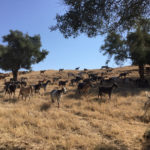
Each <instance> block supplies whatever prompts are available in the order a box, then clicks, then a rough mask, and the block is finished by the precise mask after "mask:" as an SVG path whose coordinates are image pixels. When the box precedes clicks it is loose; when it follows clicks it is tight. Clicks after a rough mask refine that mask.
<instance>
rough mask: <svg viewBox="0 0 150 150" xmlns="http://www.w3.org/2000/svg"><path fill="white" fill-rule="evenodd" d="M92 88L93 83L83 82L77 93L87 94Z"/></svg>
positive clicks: (79, 85)
mask: <svg viewBox="0 0 150 150" xmlns="http://www.w3.org/2000/svg"><path fill="white" fill-rule="evenodd" d="M90 87H92V84H91V82H82V83H79V84H78V88H77V91H78V92H79V94H80V95H81V94H86V93H88V92H89V89H90Z"/></svg>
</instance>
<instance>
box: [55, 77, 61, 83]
mask: <svg viewBox="0 0 150 150" xmlns="http://www.w3.org/2000/svg"><path fill="white" fill-rule="evenodd" d="M59 79H61V77H54V78H53V84H55V83H56V81H58V80H59Z"/></svg>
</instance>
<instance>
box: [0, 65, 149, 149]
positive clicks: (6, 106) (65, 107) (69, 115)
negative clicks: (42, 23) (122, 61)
mask: <svg viewBox="0 0 150 150" xmlns="http://www.w3.org/2000/svg"><path fill="white" fill-rule="evenodd" d="M137 69H138V68H137V67H136V66H132V67H130V66H129V67H122V68H115V69H113V70H112V72H108V73H107V77H108V78H109V77H112V76H113V77H117V76H118V75H119V74H120V73H121V72H125V71H128V70H130V71H131V72H130V74H129V75H128V76H127V78H132V79H136V78H138V77H139V76H138V71H137ZM68 72H71V73H74V74H78V73H79V72H81V71H76V70H64V71H62V72H59V71H52V70H47V71H45V73H44V74H40V71H36V72H34V71H33V72H30V73H27V74H21V75H19V76H18V78H21V77H27V78H28V80H27V83H28V85H33V84H37V83H38V81H39V80H43V79H46V80H52V78H53V77H60V76H61V77H62V79H61V80H68V81H69V80H70V79H71V78H68V76H67V74H68ZM87 72H92V73H98V74H101V72H105V69H97V70H88V71H87ZM11 77H12V75H10V76H9V77H7V78H6V80H7V81H8V80H9V78H11ZM85 78H86V77H85ZM146 78H147V79H149V76H148V75H146ZM149 81H150V80H149ZM93 84H94V86H93V87H92V88H91V89H90V91H89V93H87V94H84V95H81V96H80V95H79V94H78V92H77V85H74V86H71V85H70V84H69V82H68V83H67V86H66V88H67V93H66V94H64V95H63V96H62V98H61V101H60V108H58V107H57V102H56V101H55V103H52V102H51V99H50V91H51V90H53V89H61V87H59V86H58V83H55V84H54V85H51V84H49V85H48V86H47V89H46V91H44V90H43V89H41V90H40V95H39V94H33V96H32V97H31V98H30V99H29V98H27V99H26V100H25V99H22V98H21V97H20V98H19V99H18V95H19V88H18V89H17V91H16V94H15V96H13V95H12V96H9V94H6V95H5V93H4V80H3V79H2V80H0V85H1V87H0V150H29V149H35V150H102V149H104V148H107V149H110V150H111V149H114V150H115V149H120V150H141V149H142V142H143V134H144V132H145V130H146V129H147V128H148V127H149V126H150V115H149V114H150V111H148V113H147V114H146V116H145V117H143V114H144V109H143V107H144V103H145V102H146V101H147V100H148V98H147V97H146V95H145V91H150V88H138V87H136V84H134V82H129V81H128V82H126V81H125V82H122V80H121V81H120V82H118V88H117V89H114V90H113V92H112V97H111V100H109V99H108V95H107V94H106V95H104V96H103V97H102V99H98V86H99V85H98V83H93ZM111 84H112V83H108V84H107V86H109V85H111Z"/></svg>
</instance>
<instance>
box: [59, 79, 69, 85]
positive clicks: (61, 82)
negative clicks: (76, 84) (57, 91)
mask: <svg viewBox="0 0 150 150" xmlns="http://www.w3.org/2000/svg"><path fill="white" fill-rule="evenodd" d="M67 82H68V81H67V80H66V81H59V86H66V84H67Z"/></svg>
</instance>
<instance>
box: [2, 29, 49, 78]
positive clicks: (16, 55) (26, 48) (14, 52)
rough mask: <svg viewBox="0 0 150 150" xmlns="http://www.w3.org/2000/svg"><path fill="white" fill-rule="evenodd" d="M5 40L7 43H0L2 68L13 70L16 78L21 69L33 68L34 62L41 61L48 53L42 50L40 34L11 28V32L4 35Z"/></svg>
mask: <svg viewBox="0 0 150 150" xmlns="http://www.w3.org/2000/svg"><path fill="white" fill-rule="evenodd" d="M3 42H6V43H7V45H6V46H5V45H0V68H1V69H3V70H5V71H12V72H13V75H14V78H15V79H16V78H17V72H18V70H19V69H21V68H24V69H31V65H32V64H35V63H39V62H40V61H42V60H43V59H44V58H45V57H46V55H47V54H48V51H47V50H45V49H43V50H42V51H41V50H40V47H41V39H40V35H35V36H29V35H28V34H23V33H22V32H21V31H18V30H16V31H13V30H10V34H8V35H6V36H3Z"/></svg>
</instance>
